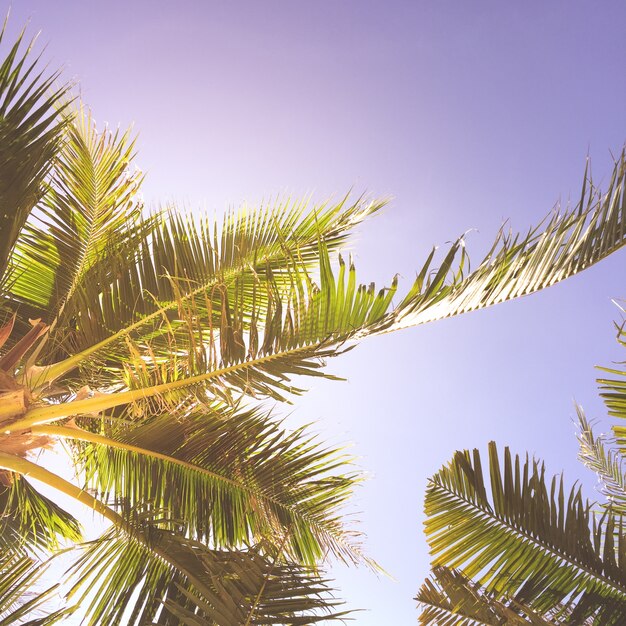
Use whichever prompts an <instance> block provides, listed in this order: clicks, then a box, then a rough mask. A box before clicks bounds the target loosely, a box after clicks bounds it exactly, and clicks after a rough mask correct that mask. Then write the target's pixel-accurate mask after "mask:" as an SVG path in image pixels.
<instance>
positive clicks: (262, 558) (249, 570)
mask: <svg viewBox="0 0 626 626" xmlns="http://www.w3.org/2000/svg"><path fill="white" fill-rule="evenodd" d="M134 524H135V527H136V530H137V533H139V535H140V537H141V538H140V539H139V538H137V536H135V535H133V534H132V532H131V533H130V534H128V532H125V533H123V534H120V532H119V530H115V529H112V530H110V531H108V532H107V533H106V534H105V535H104V536H103V537H102V538H100V539H99V540H97V541H95V542H92V543H91V544H88V545H87V546H86V547H85V549H84V554H83V555H82V556H81V558H80V559H79V560H78V561H77V563H76V564H75V565H74V566H73V568H72V570H71V573H72V575H73V576H74V577H76V578H77V580H78V582H77V583H76V585H75V586H74V588H73V589H72V591H71V593H70V597H73V596H74V595H75V594H77V593H80V592H81V591H82V593H83V596H82V598H85V596H86V595H87V594H89V596H90V603H89V606H88V609H87V618H88V622H87V623H88V624H90V625H91V624H93V625H95V624H102V623H106V624H118V623H121V622H120V620H121V619H122V617H124V618H125V619H126V620H127V621H125V622H124V623H128V624H131V625H132V624H146V623H151V622H152V621H153V620H156V623H159V624H168V625H174V624H203V625H204V624H207V625H212V626H232V625H233V624H249V625H250V626H252V625H253V624H254V625H261V624H276V623H280V624H293V625H294V626H295V625H297V624H310V623H314V622H317V621H320V620H321V619H329V620H330V619H335V618H336V617H339V614H337V613H336V611H335V610H334V609H335V606H336V604H337V602H336V601H335V600H334V599H333V598H332V597H331V596H330V595H329V588H328V586H327V584H326V581H325V580H323V579H322V578H320V577H319V575H317V574H316V573H315V572H313V571H312V570H309V569H307V568H305V567H302V566H297V565H292V564H283V563H280V562H278V561H277V560H276V559H275V558H272V557H270V556H268V555H264V554H263V552H262V551H259V550H257V549H249V550H239V551H216V550H210V549H208V548H207V547H206V546H204V545H203V544H201V543H198V542H195V541H192V540H189V539H185V538H184V537H183V536H181V535H180V534H178V533H176V532H172V530H171V529H172V528H174V529H175V528H176V522H168V521H167V520H164V519H160V520H158V519H154V518H151V517H150V516H146V515H137V516H136V519H135V522H134ZM139 535H138V536H139ZM164 556H166V557H167V558H166V559H164V558H163V557H164ZM94 579H95V580H98V583H99V584H98V587H97V588H96V589H93V588H92V587H91V585H92V581H93V580H94Z"/></svg>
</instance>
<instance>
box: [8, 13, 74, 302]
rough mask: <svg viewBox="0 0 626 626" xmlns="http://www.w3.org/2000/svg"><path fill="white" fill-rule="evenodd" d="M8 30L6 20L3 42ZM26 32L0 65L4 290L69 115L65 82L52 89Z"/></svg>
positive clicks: (51, 79)
mask: <svg viewBox="0 0 626 626" xmlns="http://www.w3.org/2000/svg"><path fill="white" fill-rule="evenodd" d="M5 34H6V21H5V23H4V26H3V28H2V30H1V31H0V43H4V42H3V39H4V38H5ZM23 39H24V32H23V31H22V34H21V35H20V36H19V37H18V38H17V41H16V42H15V43H14V44H13V45H12V46H11V48H10V50H9V52H8V53H7V55H6V57H5V58H4V60H3V61H2V63H1V64H0V291H3V290H4V289H5V288H6V283H7V276H6V275H5V269H6V266H7V261H8V259H9V256H10V254H11V251H12V249H13V247H14V245H15V242H16V240H17V238H18V236H19V234H20V231H21V229H22V227H23V225H24V223H25V222H26V220H27V219H28V217H29V215H30V212H31V210H32V209H33V207H34V206H35V205H36V204H37V202H38V201H39V199H40V198H41V196H42V195H43V191H44V187H45V184H44V181H45V178H46V176H47V174H48V172H49V170H50V167H51V166H52V163H53V162H54V158H55V157H56V155H57V152H58V148H59V144H60V141H61V136H62V133H63V130H64V127H65V124H66V122H65V120H64V119H62V118H60V117H59V115H58V111H57V108H56V105H57V104H58V103H59V101H60V100H61V98H63V96H64V95H65V93H66V91H67V87H66V86H63V87H61V88H58V89H54V88H53V85H54V84H55V82H56V81H57V79H58V76H59V74H58V72H57V73H53V74H52V75H50V76H47V77H46V75H45V72H41V71H39V69H38V66H39V57H37V58H35V59H34V60H32V61H31V59H32V44H33V43H34V42H31V44H30V45H28V46H27V47H26V50H25V51H22V43H23Z"/></svg>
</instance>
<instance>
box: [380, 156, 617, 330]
mask: <svg viewBox="0 0 626 626" xmlns="http://www.w3.org/2000/svg"><path fill="white" fill-rule="evenodd" d="M625 184H626V153H625V152H622V154H621V155H620V158H619V159H618V160H617V161H616V163H615V166H614V169H613V173H612V176H611V179H610V182H609V185H608V188H607V191H606V192H605V193H602V192H601V191H600V190H598V189H596V188H595V186H594V185H593V183H592V181H591V179H590V178H589V177H588V173H587V170H586V171H585V176H584V181H583V186H582V192H581V198H580V201H579V203H578V204H577V206H576V207H574V208H573V209H572V210H569V211H565V212H564V213H563V214H560V213H558V212H555V213H553V214H552V215H549V216H548V217H547V218H546V219H545V220H544V221H543V222H542V223H541V224H540V225H539V226H537V227H536V228H532V229H531V230H530V231H529V233H528V234H527V235H526V236H521V235H519V234H515V235H513V234H512V233H509V234H506V233H505V232H504V231H501V232H500V234H499V236H498V238H497V239H496V241H495V242H494V244H493V247H492V248H491V250H490V251H489V253H488V254H487V255H486V256H485V258H484V259H483V260H482V261H481V263H480V264H479V266H478V267H477V269H476V270H474V271H473V272H471V273H469V274H467V275H465V265H466V264H467V263H468V257H467V254H466V252H465V242H464V239H463V238H461V239H459V240H457V241H456V242H455V243H454V244H453V245H452V247H451V248H450V249H449V251H448V252H447V254H446V255H445V257H444V259H443V261H442V263H441V265H440V267H439V268H438V269H436V270H433V269H432V263H433V258H434V250H433V252H432V253H431V255H430V257H429V258H428V260H427V261H426V263H425V264H424V265H423V267H422V269H421V271H420V272H419V275H418V277H417V279H416V280H415V282H414V284H413V287H412V288H411V290H410V291H409V293H408V295H407V296H406V298H405V299H404V300H403V301H402V303H401V304H400V305H399V307H398V309H397V314H396V318H395V319H389V320H385V321H384V326H386V329H387V330H395V329H398V328H404V327H407V326H414V325H416V324H423V323H426V322H431V321H434V320H438V319H442V318H446V317H451V316H453V315H459V314H461V313H467V312H469V311H474V310H476V309H481V308H484V307H487V306H491V305H494V304H498V303H500V302H505V301H507V300H511V299H513V298H518V297H520V296H524V295H527V294H530V293H533V292H535V291H538V290H540V289H544V288H546V287H549V286H551V285H554V284H555V283H558V282H560V281H562V280H564V279H566V278H568V277H569V276H573V275H574V274H576V273H578V272H580V271H582V270H584V269H587V268H588V267H590V266H591V265H593V264H595V263H597V262H598V261H600V260H602V259H603V258H605V257H606V256H608V255H609V254H611V253H612V252H614V251H615V250H617V249H618V248H621V247H622V246H623V245H624V244H625V243H626V193H625ZM457 258H458V259H459V260H458V261H456V259H457ZM455 262H456V265H455ZM429 273H430V275H429Z"/></svg>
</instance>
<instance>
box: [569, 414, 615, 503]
mask: <svg viewBox="0 0 626 626" xmlns="http://www.w3.org/2000/svg"><path fill="white" fill-rule="evenodd" d="M576 409H577V412H578V428H579V431H578V444H579V452H578V458H579V460H580V461H581V462H582V463H583V464H584V465H586V466H587V467H588V468H589V469H591V470H593V471H594V472H595V473H596V475H597V476H598V480H599V482H600V486H601V487H600V488H601V492H602V494H603V495H604V496H606V498H607V499H608V502H609V503H608V505H607V506H608V507H609V508H610V509H611V510H612V511H613V512H615V513H618V514H620V515H624V514H626V473H625V468H624V462H623V458H622V455H621V454H620V451H619V450H615V449H613V448H611V447H609V446H607V445H606V444H607V443H609V442H607V440H606V437H604V436H603V435H599V436H595V435H594V433H593V429H592V427H591V424H590V423H589V422H588V420H587V418H586V417H585V414H584V413H583V412H582V409H581V408H580V407H576Z"/></svg>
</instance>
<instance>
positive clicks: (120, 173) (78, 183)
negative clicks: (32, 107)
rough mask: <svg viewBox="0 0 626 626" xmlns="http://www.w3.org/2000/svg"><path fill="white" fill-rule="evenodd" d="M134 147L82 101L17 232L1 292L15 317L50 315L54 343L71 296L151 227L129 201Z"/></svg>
mask: <svg viewBox="0 0 626 626" xmlns="http://www.w3.org/2000/svg"><path fill="white" fill-rule="evenodd" d="M133 149H134V141H133V140H132V139H131V138H130V134H129V132H126V133H119V132H116V133H112V132H109V131H105V132H103V133H98V132H97V131H96V128H95V124H94V122H93V121H92V119H91V117H90V116H89V115H88V114H86V113H85V110H84V109H83V108H81V109H80V110H79V111H78V113H77V114H76V115H74V116H73V117H72V118H71V119H70V121H68V125H67V131H66V136H65V141H64V143H63V146H62V148H61V150H60V153H59V156H58V159H57V160H56V164H55V168H54V170H53V172H52V174H51V180H50V182H49V185H48V187H47V192H46V194H45V196H44V197H43V200H42V202H41V203H40V204H39V205H38V207H37V208H36V210H35V211H33V213H32V215H31V217H30V219H29V220H28V222H27V223H26V225H25V227H24V229H23V230H22V232H21V234H20V238H19V240H18V242H17V245H16V248H15V250H14V252H13V255H12V257H11V267H10V271H9V282H10V283H11V289H10V290H9V292H8V293H7V298H9V299H10V300H11V302H12V305H13V306H14V307H17V306H19V308H20V312H21V315H22V317H32V318H44V319H46V320H47V321H48V322H49V323H50V322H53V321H54V320H55V318H56V320H57V321H56V322H55V323H54V326H56V325H57V324H58V325H59V326H60V327H61V329H62V332H61V333H56V335H55V336H53V342H52V343H53V344H54V345H55V346H56V344H58V343H63V338H64V335H67V333H68V326H69V327H71V326H72V324H73V323H72V322H71V320H75V319H76V315H77V312H76V302H75V299H74V298H73V296H74V295H76V292H77V291H79V290H80V288H81V285H82V284H84V283H88V282H91V281H93V280H97V277H98V276H100V275H101V274H102V273H103V272H104V273H106V275H107V276H109V280H110V276H111V275H113V273H114V271H115V264H116V261H117V260H118V259H119V258H120V257H121V256H123V257H125V258H126V259H128V258H131V259H132V258H133V256H134V254H135V251H136V248H137V246H138V245H139V243H140V241H143V239H144V238H145V236H146V235H147V233H149V232H150V231H151V230H152V229H153V228H154V220H153V219H148V220H143V219H142V217H141V205H140V204H139V203H137V202H136V200H134V195H135V193H136V192H137V189H138V187H139V184H140V182H141V178H142V177H141V175H140V174H139V173H138V172H133V171H131V170H130V168H129V163H130V161H131V159H132V156H133V154H132V153H133ZM55 346H54V347H55ZM53 353H54V352H53ZM65 355H66V354H64V353H61V355H60V356H65ZM45 356H46V354H45V353H44V354H43V355H42V357H43V358H45Z"/></svg>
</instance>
